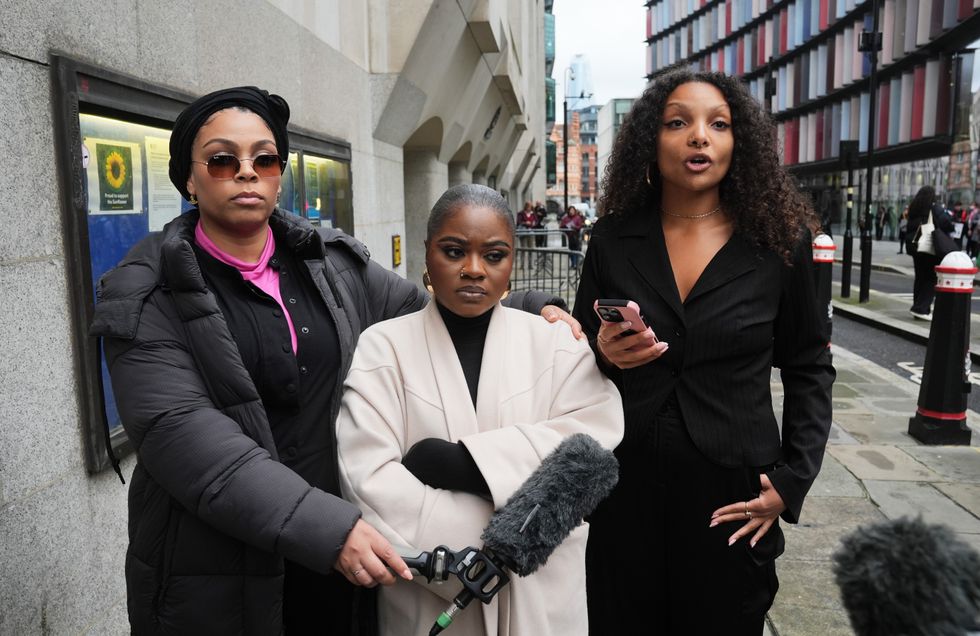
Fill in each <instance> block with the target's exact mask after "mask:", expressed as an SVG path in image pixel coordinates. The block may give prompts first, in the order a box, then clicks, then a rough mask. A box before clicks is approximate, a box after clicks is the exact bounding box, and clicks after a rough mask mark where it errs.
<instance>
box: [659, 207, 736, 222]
mask: <svg viewBox="0 0 980 636" xmlns="http://www.w3.org/2000/svg"><path fill="white" fill-rule="evenodd" d="M660 211H661V212H663V213H664V214H666V215H667V216H676V217H677V218H679V219H703V218H706V217H709V216H711V215H712V214H717V213H718V212H721V204H719V205H718V207H717V208H715V209H714V210H712V211H711V212H705V213H704V214H676V213H674V212H668V211H667V210H664V209H662V208H661V210H660Z"/></svg>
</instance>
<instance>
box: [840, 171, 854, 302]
mask: <svg viewBox="0 0 980 636" xmlns="http://www.w3.org/2000/svg"><path fill="white" fill-rule="evenodd" d="M853 209H854V163H853V162H848V165H847V219H846V220H845V221H844V223H845V225H844V254H843V259H844V260H843V262H842V263H841V273H840V296H841V298H850V297H851V264H852V263H853V262H854V233H853V232H851V210H853Z"/></svg>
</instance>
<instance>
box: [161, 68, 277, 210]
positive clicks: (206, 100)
mask: <svg viewBox="0 0 980 636" xmlns="http://www.w3.org/2000/svg"><path fill="white" fill-rule="evenodd" d="M236 106H241V107H243V108H247V109H248V110H250V111H252V112H253V113H255V114H256V115H258V116H259V117H261V118H262V119H263V120H265V123H266V124H268V125H269V129H270V130H271V131H272V136H273V137H275V140H276V152H278V153H279V156H280V157H281V158H282V159H283V160H285V159H287V158H288V157H289V136H288V135H287V133H286V124H287V123H289V104H287V103H286V100H284V99H283V98H282V97H279V96H278V95H272V94H270V93H269V92H268V91H264V90H262V89H260V88H256V87H254V86H239V87H237V88H225V89H222V90H220V91H215V92H213V93H208V94H207V95H205V96H204V97H199V98H198V99H196V100H195V101H193V102H192V103H191V104H189V105H188V106H187V108H185V109H184V110H183V111H181V113H180V115H178V116H177V121H175V122H174V129H173V132H172V133H171V134H170V181H171V182H172V183H173V184H174V187H175V188H177V190H178V191H180V193H181V194H182V195H183V196H184V198H185V199H190V193H189V192H188V191H187V176H188V175H189V174H190V172H191V146H192V145H193V143H194V138H195V137H197V131H198V130H200V128H201V126H202V125H204V122H206V121H207V119H208V117H210V116H211V115H212V114H214V113H216V112H218V111H219V110H224V109H225V108H234V107H236Z"/></svg>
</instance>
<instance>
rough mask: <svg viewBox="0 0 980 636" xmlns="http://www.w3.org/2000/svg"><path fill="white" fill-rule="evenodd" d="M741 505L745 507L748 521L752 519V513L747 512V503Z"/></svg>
mask: <svg viewBox="0 0 980 636" xmlns="http://www.w3.org/2000/svg"><path fill="white" fill-rule="evenodd" d="M742 505H744V506H745V516H746V517H748V518H749V519H751V518H752V513H751V512H749V502H747V501H746V502H744V503H743V504H742Z"/></svg>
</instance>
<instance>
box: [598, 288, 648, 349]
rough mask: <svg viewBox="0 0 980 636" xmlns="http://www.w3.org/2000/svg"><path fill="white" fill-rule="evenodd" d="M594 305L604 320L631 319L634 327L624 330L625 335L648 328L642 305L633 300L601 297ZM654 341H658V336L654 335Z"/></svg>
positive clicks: (621, 320)
mask: <svg viewBox="0 0 980 636" xmlns="http://www.w3.org/2000/svg"><path fill="white" fill-rule="evenodd" d="M592 307H593V309H595V312H596V313H597V314H598V315H599V319H600V320H602V321H603V322H623V321H629V322H631V323H633V327H634V329H627V330H626V331H624V332H623V334H624V335H627V336H632V335H633V334H635V333H639V332H641V331H643V330H644V329H646V328H647V326H646V323H645V322H644V321H643V316H642V315H640V306H639V305H637V304H636V303H635V302H633V301H632V300H623V299H621V298H600V299H598V300H596V301H595V303H594V304H593V306H592ZM636 327H638V329H636ZM654 341H655V342H656V336H654Z"/></svg>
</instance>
